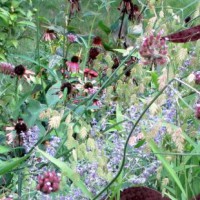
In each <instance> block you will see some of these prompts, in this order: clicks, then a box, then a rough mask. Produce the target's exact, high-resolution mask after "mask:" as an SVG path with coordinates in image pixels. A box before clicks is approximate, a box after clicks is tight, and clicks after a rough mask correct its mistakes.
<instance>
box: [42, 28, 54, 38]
mask: <svg viewBox="0 0 200 200" xmlns="http://www.w3.org/2000/svg"><path fill="white" fill-rule="evenodd" d="M56 38H57V34H56V32H55V31H54V30H50V29H47V30H46V31H45V33H44V35H43V37H42V39H43V40H44V41H52V40H55V39H56Z"/></svg>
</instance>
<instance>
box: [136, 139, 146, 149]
mask: <svg viewBox="0 0 200 200" xmlns="http://www.w3.org/2000/svg"><path fill="white" fill-rule="evenodd" d="M145 141H146V140H145V139H143V140H139V142H138V143H137V144H136V145H135V146H134V148H139V147H141V146H142V145H143V144H144V143H145Z"/></svg>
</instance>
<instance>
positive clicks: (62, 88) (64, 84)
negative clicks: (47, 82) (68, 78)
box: [57, 82, 73, 98]
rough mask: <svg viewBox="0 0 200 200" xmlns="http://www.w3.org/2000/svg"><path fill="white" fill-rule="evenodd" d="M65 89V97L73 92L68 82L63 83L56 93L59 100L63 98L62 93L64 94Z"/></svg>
mask: <svg viewBox="0 0 200 200" xmlns="http://www.w3.org/2000/svg"><path fill="white" fill-rule="evenodd" d="M65 89H67V95H70V94H71V93H72V90H73V86H72V84H71V83H69V82H66V83H63V84H62V85H61V87H60V91H59V92H58V93H57V94H58V96H59V98H62V97H63V92H64V90H65Z"/></svg>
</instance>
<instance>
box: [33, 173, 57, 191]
mask: <svg viewBox="0 0 200 200" xmlns="http://www.w3.org/2000/svg"><path fill="white" fill-rule="evenodd" d="M59 184H60V177H59V176H58V174H56V172H54V171H52V172H50V171H49V172H45V173H44V174H43V175H41V176H38V185H37V190H40V191H41V192H43V193H45V194H50V193H51V192H56V191H58V190H59Z"/></svg>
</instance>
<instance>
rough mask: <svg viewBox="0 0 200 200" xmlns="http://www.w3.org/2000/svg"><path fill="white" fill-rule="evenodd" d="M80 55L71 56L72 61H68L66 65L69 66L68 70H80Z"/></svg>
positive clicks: (73, 71)
mask: <svg viewBox="0 0 200 200" xmlns="http://www.w3.org/2000/svg"><path fill="white" fill-rule="evenodd" d="M78 62H79V57H78V56H73V57H72V58H71V61H67V62H66V65H67V67H68V71H70V72H72V73H77V72H79V68H80V66H79V63H78Z"/></svg>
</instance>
